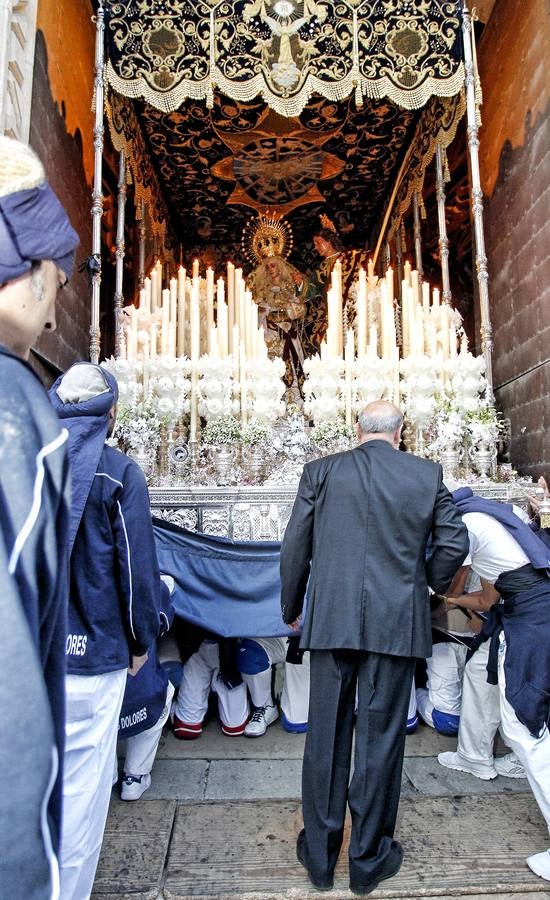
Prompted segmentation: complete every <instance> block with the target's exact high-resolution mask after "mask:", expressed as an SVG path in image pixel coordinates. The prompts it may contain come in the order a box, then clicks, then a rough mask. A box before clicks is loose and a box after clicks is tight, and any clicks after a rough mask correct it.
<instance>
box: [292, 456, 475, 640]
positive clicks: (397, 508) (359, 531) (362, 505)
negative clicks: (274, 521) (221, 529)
mask: <svg viewBox="0 0 550 900" xmlns="http://www.w3.org/2000/svg"><path fill="white" fill-rule="evenodd" d="M430 539H431V556H430V559H429V562H426V548H427V545H428V543H429V541H430ZM467 553H468V533H467V530H466V528H465V526H464V525H463V523H462V519H461V517H460V515H459V513H458V511H457V509H456V507H455V506H454V504H453V502H452V499H451V495H450V494H449V492H448V490H447V488H446V487H445V486H444V485H443V482H442V470H441V466H440V465H438V464H437V463H433V462H430V461H428V460H425V459H420V458H419V457H417V456H413V455H412V454H410V453H402V452H400V451H398V450H395V449H394V448H393V447H392V445H391V444H389V443H388V442H387V441H384V440H370V441H366V442H365V443H363V444H361V445H360V446H358V447H356V448H355V449H354V450H349V451H347V452H346V453H337V454H335V455H333V456H327V457H325V458H323V459H319V460H315V462H311V463H308V464H307V465H306V466H305V467H304V471H303V474H302V478H301V481H300V485H299V488H298V494H297V497H296V500H295V503H294V507H293V510H292V515H291V517H290V521H289V523H288V526H287V529H286V532H285V537H284V540H283V545H282V549H281V584H282V593H281V606H282V612H283V619H284V620H285V622H292V621H293V620H294V619H296V618H297V616H298V615H300V613H301V612H302V608H303V602H304V595H305V593H306V586H307V608H306V613H305V620H304V622H303V628H302V640H301V646H302V647H304V648H310V649H336V648H349V649H357V650H370V651H372V652H375V653H388V654H393V655H396V656H407V657H412V656H429V655H430V654H431V646H432V642H431V621H430V607H429V602H428V584H429V585H430V586H431V587H432V588H433V589H434V590H435V591H436V592H444V591H445V590H446V589H447V588H448V586H449V584H450V583H451V580H452V578H453V575H454V574H455V572H456V570H457V569H458V568H459V567H460V566H461V564H462V562H463V561H464V559H465V557H466V554H467Z"/></svg>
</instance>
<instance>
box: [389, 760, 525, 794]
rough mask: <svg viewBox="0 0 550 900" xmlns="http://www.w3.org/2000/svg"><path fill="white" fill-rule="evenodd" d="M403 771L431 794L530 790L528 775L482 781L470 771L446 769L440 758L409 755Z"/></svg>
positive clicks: (521, 791)
mask: <svg viewBox="0 0 550 900" xmlns="http://www.w3.org/2000/svg"><path fill="white" fill-rule="evenodd" d="M403 771H404V773H405V774H406V775H407V777H408V778H409V780H410V782H411V783H412V785H413V786H414V787H415V788H416V790H417V791H419V792H420V793H421V794H424V795H425V796H430V797H439V796H445V795H450V796H456V795H458V794H460V795H464V794H525V793H529V792H530V788H529V782H528V781H527V779H526V778H504V777H503V776H502V775H498V776H497V777H496V778H494V779H493V780H492V781H482V779H481V778H476V777H475V776H474V775H468V774H467V773H466V772H457V771H456V770H455V769H446V768H445V766H442V765H440V764H439V763H438V761H437V759H436V758H433V757H428V758H423V757H409V758H405V762H404V764H403Z"/></svg>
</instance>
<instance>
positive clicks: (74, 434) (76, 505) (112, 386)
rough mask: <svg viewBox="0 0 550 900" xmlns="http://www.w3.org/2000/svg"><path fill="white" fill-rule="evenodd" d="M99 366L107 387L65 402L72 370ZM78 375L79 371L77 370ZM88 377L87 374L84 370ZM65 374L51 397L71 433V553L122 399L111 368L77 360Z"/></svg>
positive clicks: (55, 386) (73, 371)
mask: <svg viewBox="0 0 550 900" xmlns="http://www.w3.org/2000/svg"><path fill="white" fill-rule="evenodd" d="M84 367H85V368H86V370H90V369H95V370H97V372H98V373H100V375H101V378H102V383H104V385H105V389H104V390H103V392H102V393H97V394H96V395H95V396H92V397H90V398H89V399H86V400H83V401H79V402H70V401H67V402H63V400H62V399H61V397H60V396H59V394H58V389H59V388H60V387H61V383H62V381H63V379H64V378H65V375H67V374H68V373H69V372H71V373H72V375H73V376H74V374H75V370H77V369H79V368H81V369H84ZM76 374H77V375H78V374H79V373H78V372H76ZM82 374H83V375H84V376H85V375H86V374H87V373H86V372H85V371H83V372H82ZM65 375H61V376H60V377H59V378H58V379H57V381H55V382H54V384H53V385H52V387H51V388H50V390H49V392H48V393H49V396H50V400H51V402H52V404H53V406H54V408H55V410H56V412H57V415H58V416H59V418H60V419H61V420H62V421H63V424H64V425H65V427H66V428H67V430H68V432H69V459H70V463H71V483H72V504H71V521H70V526H69V552H71V550H72V548H73V544H74V540H75V538H76V534H77V532H78V528H79V525H80V520H81V519H82V514H83V512H84V507H85V506H86V501H87V499H88V495H89V493H90V488H91V486H92V481H93V479H94V475H95V473H96V472H97V466H98V463H99V459H100V457H101V454H102V452H103V447H104V445H105V439H106V437H107V432H108V430H109V411H110V410H111V408H112V407H113V406H114V405H115V404H116V402H117V400H118V384H117V382H116V379H115V378H114V377H113V375H111V373H110V372H108V371H107V369H104V368H103V367H102V366H95V365H93V364H92V363H75V365H74V366H71V368H70V369H68V371H67V373H65Z"/></svg>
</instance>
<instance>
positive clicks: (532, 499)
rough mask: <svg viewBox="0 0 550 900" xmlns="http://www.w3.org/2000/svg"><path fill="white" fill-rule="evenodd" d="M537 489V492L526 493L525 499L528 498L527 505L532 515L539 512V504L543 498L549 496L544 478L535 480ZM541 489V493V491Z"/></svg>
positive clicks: (549, 491) (549, 492)
mask: <svg viewBox="0 0 550 900" xmlns="http://www.w3.org/2000/svg"><path fill="white" fill-rule="evenodd" d="M537 485H538V490H537V494H536V495H535V494H528V495H527V499H528V500H529V505H530V507H531V509H532V511H533V515H534V516H538V514H539V512H540V505H541V503H542V501H543V499H545V498H547V497H550V490H549V489H548V485H547V484H546V479H545V478H543V477H542V475H541V477H540V478H539V480H538V481H537ZM541 491H542V493H541Z"/></svg>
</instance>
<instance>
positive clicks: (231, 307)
mask: <svg viewBox="0 0 550 900" xmlns="http://www.w3.org/2000/svg"><path fill="white" fill-rule="evenodd" d="M234 324H235V266H234V265H233V263H232V262H228V263H227V331H228V334H229V337H230V339H231V342H232V341H233V326H234ZM230 352H231V353H234V352H236V350H235V348H234V347H233V343H231V347H230Z"/></svg>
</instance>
